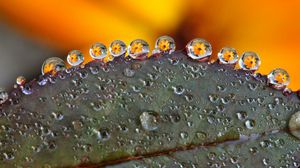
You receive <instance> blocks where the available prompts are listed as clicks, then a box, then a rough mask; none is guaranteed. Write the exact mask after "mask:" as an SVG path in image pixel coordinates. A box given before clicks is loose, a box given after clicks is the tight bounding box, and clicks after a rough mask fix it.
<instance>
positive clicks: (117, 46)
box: [109, 40, 126, 57]
mask: <svg viewBox="0 0 300 168" xmlns="http://www.w3.org/2000/svg"><path fill="white" fill-rule="evenodd" d="M109 52H110V54H111V55H112V56H113V57H119V56H121V55H123V54H125V53H126V44H125V43H124V42H123V41H121V40H114V41H113V42H111V43H110V45H109Z"/></svg>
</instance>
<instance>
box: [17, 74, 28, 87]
mask: <svg viewBox="0 0 300 168" xmlns="http://www.w3.org/2000/svg"><path fill="white" fill-rule="evenodd" d="M16 83H17V85H19V86H22V85H24V84H25V83H26V78H25V77H24V76H18V77H17V79H16Z"/></svg>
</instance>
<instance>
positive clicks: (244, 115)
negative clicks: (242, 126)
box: [236, 111, 248, 120]
mask: <svg viewBox="0 0 300 168" xmlns="http://www.w3.org/2000/svg"><path fill="white" fill-rule="evenodd" d="M236 116H237V118H238V119H239V120H244V119H246V118H247V117H248V114H247V112H245V111H240V112H237V113H236Z"/></svg>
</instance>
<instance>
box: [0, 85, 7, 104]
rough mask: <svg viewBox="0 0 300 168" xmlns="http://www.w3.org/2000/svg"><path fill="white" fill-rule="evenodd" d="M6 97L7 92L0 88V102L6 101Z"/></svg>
mask: <svg viewBox="0 0 300 168" xmlns="http://www.w3.org/2000/svg"><path fill="white" fill-rule="evenodd" d="M7 99H8V93H7V92H6V91H5V90H4V89H2V88H0V104H3V103H4V102H6V100H7Z"/></svg>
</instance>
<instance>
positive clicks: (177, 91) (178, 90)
mask: <svg viewBox="0 0 300 168" xmlns="http://www.w3.org/2000/svg"><path fill="white" fill-rule="evenodd" d="M172 89H173V91H174V93H175V94H177V95H182V94H183V93H184V91H185V89H184V88H183V87H182V86H181V85H179V86H173V87H172Z"/></svg>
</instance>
